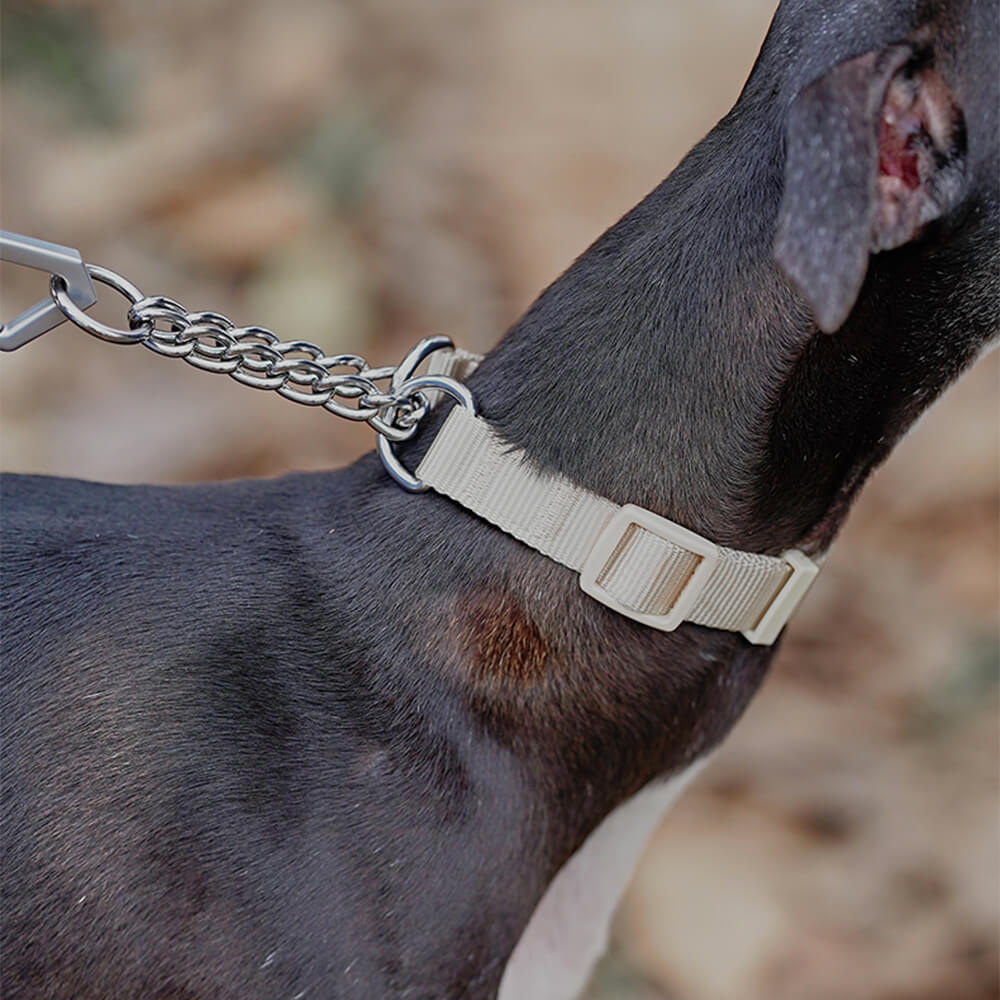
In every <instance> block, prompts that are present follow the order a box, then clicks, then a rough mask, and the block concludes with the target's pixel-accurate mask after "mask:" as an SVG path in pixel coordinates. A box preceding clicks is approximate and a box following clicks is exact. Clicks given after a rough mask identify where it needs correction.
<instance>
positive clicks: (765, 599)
mask: <svg viewBox="0 0 1000 1000" xmlns="http://www.w3.org/2000/svg"><path fill="white" fill-rule="evenodd" d="M417 476H418V478H419V479H421V480H422V481H423V482H424V483H426V484H427V485H428V486H430V487H432V488H433V489H435V490H437V491H438V492H439V493H443V494H445V495H446V496H448V497H450V498H451V499H452V500H454V501H455V502H457V503H459V504H461V505H462V506H463V507H466V508H468V509H469V510H471V511H472V512H473V513H475V514H478V515H479V516H480V517H482V518H484V519H485V520H487V521H490V522H491V523H492V524H495V525H496V526H497V527H498V528H500V529H502V530H503V531H505V532H507V533H508V534H511V535H513V536H514V537H515V538H518V539H520V540H521V541H522V542H524V543H525V544H527V545H530V546H531V547H532V548H535V549H537V550H538V551H539V552H542V553H543V554H544V555H546V556H548V557H549V558H550V559H554V560H555V561H556V562H559V563H562V564H563V565H564V566H568V567H569V568H570V569H572V570H575V571H577V572H579V573H580V574H581V576H580V585H581V587H583V589H584V590H585V591H587V593H589V594H590V595H591V596H593V597H595V598H596V599H597V600H599V601H601V602H602V603H604V604H606V605H607V606H609V607H611V608H612V609H614V610H615V611H618V612H619V613H621V614H623V615H626V616H628V617H630V618H634V619H636V620H638V621H641V622H643V623H644V624H646V625H650V626H652V627H653V628H659V629H663V630H666V631H669V630H672V629H674V628H676V627H677V625H679V624H680V623H681V622H682V621H690V622H695V623H696V624H699V625H707V626H710V627H712V628H719V629H726V630H729V631H740V632H742V633H743V634H744V635H745V636H746V638H747V639H748V640H749V641H750V642H752V643H756V644H759V645H769V644H770V643H772V642H774V640H775V639H776V638H777V636H778V633H779V632H780V631H781V629H782V628H783V627H784V625H785V623H786V622H787V620H788V618H789V616H790V615H791V613H792V612H793V611H794V609H795V607H796V606H797V605H798V603H799V601H800V600H801V598H802V596H803V595H804V594H805V592H806V590H808V588H809V584H810V583H811V582H812V580H813V578H814V577H815V575H816V573H817V571H818V566H817V565H816V564H815V563H813V562H812V561H811V560H810V559H808V558H807V557H806V556H804V555H803V554H802V553H801V552H799V551H797V550H794V549H793V550H790V551H788V552H786V553H784V554H783V555H782V556H781V557H775V556H764V555H758V554H755V553H750V552H740V551H737V550H736V549H727V548H724V547H722V546H717V545H715V544H714V543H712V542H710V541H709V540H708V539H705V538H703V537H701V536H700V535H696V534H695V533H694V532H691V531H688V530H687V529H685V528H683V527H681V526H680V525H677V524H675V523H674V522H672V521H668V520H667V519H665V518H661V517H659V516H657V515H655V514H653V513H651V512H650V511H647V510H643V509H642V508H639V507H634V506H632V505H626V506H624V507H619V506H618V504H615V503H613V502H612V501H610V500H607V499H605V498H604V497H600V496H597V495H596V494H594V493H591V492H590V491H589V490H585V489H582V488H581V487H579V486H577V485H576V484H574V483H572V482H571V481H570V480H568V479H566V478H565V477H563V476H559V475H555V474H548V473H541V472H539V471H537V470H536V469H534V468H533V467H532V466H531V465H530V463H528V462H527V461H526V460H525V459H524V457H523V455H522V453H521V452H520V451H518V450H517V449H515V448H513V447H512V446H511V445H510V444H508V443H507V442H505V441H504V440H503V439H502V438H501V437H500V436H499V435H498V434H496V432H495V431H494V430H493V429H492V428H491V427H490V425H489V424H488V423H486V421H484V420H482V419H480V418H479V417H476V416H474V415H472V414H471V413H470V412H469V411H468V410H467V409H465V408H464V407H461V406H456V407H454V408H453V409H452V411H451V412H450V413H449V415H448V417H447V419H446V420H445V422H444V424H443V425H442V427H441V429H440V430H439V431H438V433H437V435H436V437H435V439H434V441H433V443H432V444H431V447H430V449H429V450H428V452H427V454H426V455H425V456H424V459H423V461H422V462H421V463H420V466H419V467H418V469H417Z"/></svg>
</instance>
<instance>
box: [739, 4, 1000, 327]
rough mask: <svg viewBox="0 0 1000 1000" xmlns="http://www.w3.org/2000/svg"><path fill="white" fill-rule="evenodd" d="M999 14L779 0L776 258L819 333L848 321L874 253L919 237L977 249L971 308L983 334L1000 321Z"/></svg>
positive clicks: (972, 260)
mask: <svg viewBox="0 0 1000 1000" xmlns="http://www.w3.org/2000/svg"><path fill="white" fill-rule="evenodd" d="M998 10H1000V9H998V7H997V5H996V3H995V2H993V0H951V2H941V3H915V2H908V3H900V2H884V0H883V2H871V0H866V2H864V3H844V4H829V3H827V2H825V0H786V2H785V3H783V4H782V6H781V8H780V9H779V11H778V13H777V15H776V17H775V20H774V24H773V26H772V29H771V32H770V35H769V38H768V41H767V43H766V44H765V47H764V50H763V51H762V54H761V63H765V62H766V63H767V64H768V65H769V68H770V69H771V72H770V73H769V74H768V76H769V77H770V78H771V79H772V80H773V79H775V78H776V77H777V78H778V79H781V81H782V85H781V87H780V93H776V94H775V95H774V96H775V99H776V100H777V101H778V102H780V103H781V104H783V105H784V106H785V107H786V108H787V112H786V120H785V142H786V149H785V152H786V159H785V172H784V177H785V187H784V194H783V198H782V202H781V208H780V213H779V219H778V231H777V239H776V243H775V254H776V257H777V260H778V262H779V264H780V265H781V268H782V269H783V271H784V272H785V274H786V275H787V276H788V277H789V278H790V279H791V280H792V282H793V283H794V285H795V286H796V287H797V288H798V290H799V291H800V292H801V293H802V294H803V296H804V297H805V299H806V300H807V301H808V303H809V305H810V306H811V308H812V311H813V314H814V315H815V318H816V321H817V323H818V325H819V327H820V328H821V329H823V330H825V331H827V332H832V331H834V330H837V329H838V328H840V327H841V326H842V325H843V324H844V323H845V321H846V320H847V319H848V317H849V315H850V313H851V311H852V310H853V309H854V307H855V304H856V303H857V301H858V298H859V296H860V295H862V294H863V289H864V286H865V279H866V276H867V275H868V274H869V272H870V271H871V270H873V269H875V268H876V266H877V262H876V258H875V256H873V255H879V256H880V255H883V254H891V252H892V251H895V250H897V249H898V248H903V247H906V246H908V245H910V244H912V243H914V242H915V241H918V242H919V241H922V242H923V243H924V245H925V246H931V245H936V246H940V247H944V246H946V245H954V244H962V245H964V246H965V247H966V248H967V254H966V256H967V259H968V268H969V270H970V271H973V272H975V278H976V280H975V281H969V282H966V283H965V286H966V294H965V295H964V297H963V302H964V306H965V311H968V313H969V317H968V318H969V321H970V322H972V323H976V320H977V317H978V318H979V320H980V323H979V324H977V325H981V324H982V321H983V320H985V321H986V322H985V325H984V326H983V329H982V331H981V337H982V338H983V339H985V337H986V336H989V335H990V334H991V333H992V329H995V326H996V308H995V307H996V302H997V297H998V296H1000V285H998V281H1000V275H998V267H997V263H998V261H997V245H998V230H1000V222H998V219H1000V201H998V186H1000V176H998V170H1000V166H998V164H1000V150H998V120H997V119H998V107H1000V83H998V73H997V52H998V51H1000V41H998V29H997V24H998ZM782 60H784V67H785V68H784V72H783V73H781V72H779V73H776V72H775V69H776V67H777V66H778V65H779V64H780V63H781V62H782ZM759 65H760V64H759ZM751 82H753V81H751ZM991 306H992V308H991ZM990 313H992V329H991V328H990V327H991V323H990Z"/></svg>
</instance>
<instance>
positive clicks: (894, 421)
mask: <svg viewBox="0 0 1000 1000" xmlns="http://www.w3.org/2000/svg"><path fill="white" fill-rule="evenodd" d="M997 44H998V32H997V6H996V4H995V3H993V2H992V0H951V2H948V0H942V2H940V3H922V2H916V0H881V2H869V3H856V2H850V3H841V4H827V3H823V2H820V0H786V2H785V3H784V4H783V5H782V7H781V9H780V10H779V11H778V13H777V15H776V17H775V20H774V24H773V26H772V28H771V31H770V33H769V34H768V37H767V40H766V41H765V43H764V47H763V50H762V52H761V55H760V58H759V60H758V62H757V65H756V67H755V68H754V71H753V73H752V75H751V77H750V79H749V82H748V83H747V85H746V88H745V90H744V92H743V94H742V96H741V97H740V100H739V101H738V103H737V104H736V106H735V108H734V109H733V111H732V112H731V113H730V114H729V115H728V116H727V117H726V118H725V119H724V120H723V121H722V122H721V123H720V124H719V125H718V126H717V127H716V128H715V129H714V130H713V131H712V132H711V133H710V134H709V135H708V137H707V138H706V139H705V140H704V141H703V142H702V143H700V144H699V145H698V146H697V147H696V149H695V150H694V151H693V152H692V153H691V154H690V155H689V156H688V157H687V158H686V159H685V160H684V162H683V163H682V164H681V165H680V166H679V167H678V168H677V170H676V171H675V172H674V173H673V174H672V175H671V176H670V177H669V178H668V179H667V180H666V181H665V182H664V183H663V184H662V185H661V186H660V187H659V188H657V189H656V190H655V191H654V192H653V193H652V194H651V195H650V196H649V197H648V198H646V199H645V200H644V201H643V202H642V203H641V204H640V205H639V206H638V207H637V208H635V209H634V210H633V211H632V212H630V213H629V214H628V215H627V216H626V217H625V218H624V219H623V220H622V221H621V222H619V223H618V224H617V225H615V226H614V227H612V229H610V230H609V231H608V232H607V233H606V234H605V235H604V236H603V237H601V239H599V240H598V242H597V243H596V244H595V245H594V246H593V247H592V248H591V249H590V250H589V251H588V252H587V253H585V254H584V255H583V256H582V257H581V258H580V259H579V260H578V261H577V262H576V263H575V264H574V265H573V267H572V268H570V270H569V271H568V272H567V273H566V274H565V275H564V276H563V277H562V278H560V279H559V280H558V281H557V282H556V283H555V284H554V285H553V286H552V287H551V288H549V289H548V290H547V291H546V292H545V293H544V294H543V295H542V296H541V297H540V298H539V300H538V301H537V302H536V304H535V305H534V306H533V307H532V309H531V310H530V311H529V312H528V314H527V315H526V316H525V317H524V318H523V319H522V320H521V321H520V322H519V323H518V324H517V325H516V326H515V327H514V328H513V329H512V330H511V331H510V332H509V333H508V335H507V336H506V338H505V339H504V340H503V342H502V343H501V344H500V345H499V347H498V348H497V349H496V350H495V351H494V352H493V354H492V355H491V356H489V357H488V358H487V360H486V361H485V362H484V363H483V365H482V366H481V368H480V369H479V370H478V372H477V373H476V374H475V375H474V376H473V377H472V378H471V379H470V382H469V384H470V388H471V389H472V391H473V393H474V395H475V397H476V399H477V401H478V403H479V406H480V411H481V413H482V414H483V415H484V417H485V418H486V419H487V420H489V421H490V422H491V423H492V424H493V425H494V426H495V427H496V428H497V429H498V430H499V431H500V433H502V435H503V436H504V437H505V438H506V439H507V440H508V441H510V442H511V443H512V444H514V445H515V446H517V447H519V448H522V449H524V451H525V453H526V455H527V456H528V457H529V458H530V460H531V461H532V462H533V463H535V464H536V465H537V466H539V467H541V468H544V469H549V470H556V471H558V472H560V473H562V474H564V475H566V476H568V477H569V478H571V479H572V480H574V481H575V482H577V483H579V484H581V485H583V486H585V487H588V488H590V489H592V490H594V491H596V492H597V493H600V494H602V495H603V496H605V497H608V498H610V499H611V500H613V501H615V502H616V503H635V504H640V505H642V506H645V507H648V508H650V509H652V510H654V511H656V512H658V513H660V514H663V515H665V516H668V517H670V518H672V519H674V520H676V521H679V522H680V523H682V524H684V525H686V526H688V527H690V528H692V529H694V530H696V531H698V532H700V533H702V534H704V535H706V536H708V537H709V538H711V539H713V540H714V541H715V542H718V543H720V544H724V545H728V546H732V547H736V548H741V549H748V550H752V551H758V552H763V553H780V552H782V551H783V550H784V549H786V548H788V547H790V546H798V547H799V548H802V549H804V550H805V551H807V552H811V553H819V552H822V551H823V550H824V549H825V548H826V547H827V546H828V545H829V543H830V542H831V540H832V539H833V537H834V535H835V533H836V531H837V529H838V526H839V525H840V523H841V521H842V519H843V517H844V515H845V512H846V510H847V508H848V506H849V504H850V502H851V500H852V499H853V497H854V496H855V494H856V492H857V490H858V489H859V487H860V486H861V484H862V482H863V481H864V479H865V477H866V476H867V475H868V473H869V472H870V471H871V469H872V468H873V467H874V466H875V465H876V464H877V463H878V462H879V461H881V460H882V459H883V458H884V457H885V456H886V455H887V454H888V452H889V450H890V449H891V447H892V445H893V443H894V442H895V441H896V440H897V439H898V438H899V437H900V435H902V434H903V433H904V431H905V430H906V429H907V427H908V426H909V425H910V423H911V422H912V421H913V420H914V418H915V417H916V416H917V415H918V414H919V413H920V412H921V411H922V410H924V409H925V408H926V406H927V405H928V404H929V403H930V402H931V401H932V400H933V399H934V398H935V397H936V396H937V395H938V393H939V392H940V391H941V390H942V389H943V388H944V387H945V386H946V385H947V384H948V383H949V382H951V381H952V380H953V379H954V378H955V377H956V376H957V375H958V374H959V373H960V372H961V371H962V370H963V368H965V367H966V366H967V365H968V364H969V363H970V362H971V361H972V360H973V359H974V358H975V357H976V355H977V354H978V353H979V352H980V351H981V350H982V348H983V347H984V345H985V344H986V343H987V341H988V340H989V339H990V338H991V337H992V336H993V335H994V334H995V332H996V329H997V300H998V295H1000V283H998V250H997V247H998V238H1000V237H998V218H1000V212H998V148H997V133H998V122H997V108H998V103H1000V101H998V97H1000V95H998V84H997V75H996V73H997V70H996V53H997ZM775 248H776V251H775ZM776 257H777V260H776V259H775V258H776ZM779 265H780V266H779ZM786 276H787V277H786ZM443 409H444V408H443ZM440 419H441V418H440V416H438V417H435V418H432V419H430V420H428V421H427V427H426V428H425V429H424V430H423V431H422V433H421V434H420V436H419V437H418V438H417V439H416V440H415V441H414V442H413V443H412V444H410V445H407V446H405V447H403V448H402V449H401V455H402V458H403V460H404V461H405V462H406V464H407V466H408V467H409V468H414V467H415V465H416V462H417V460H418V459H419V457H420V454H421V453H422V451H423V450H425V449H426V447H427V444H428V442H429V441H430V440H431V439H432V438H433V434H434V429H435V422H436V421H439V420H440ZM3 515H4V516H3V520H4V528H5V532H6V534H5V538H4V549H3V571H4V602H5V603H4V616H5V617H4V623H3V625H4V628H3V640H4V647H3V668H4V679H3V723H4V759H3V767H4V822H5V827H4V833H3V845H4V860H3V877H4V899H3V916H4V924H5V927H4V934H5V937H4V943H3V955H2V958H3V985H4V995H5V996H9V997H11V998H15V997H16V998H31V997H36V998H42V997H47V998H74V1000H84V998H99V997H100V998H104V997H115V998H119V997H121V998H124V997H136V998H138V997H142V998H161V1000H167V998H170V1000H194V998H196V997H197V998H202V997H204V998H213V1000H218V998H232V1000H247V998H251V997H260V998H267V1000H272V998H286V1000H292V998H294V997H298V998H309V1000H313V998H332V997H338V998H339V997H360V998H383V997H413V998H441V997H486V996H492V995H494V994H495V993H496V991H497V989H498V987H499V986H500V983H501V976H502V975H503V974H504V970H505V967H507V973H506V978H505V983H504V985H503V988H502V994H503V996H504V997H505V998H506V1000H532V998H541V997H553V998H554V997H567V998H568V997H570V996H572V995H573V994H574V992H575V991H576V990H577V989H578V988H579V986H580V985H581V983H582V982H583V981H584V980H585V978H586V974H587V964H588V963H589V961H590V960H591V958H592V957H593V955H594V952H595V951H596V950H599V948H600V946H601V944H602V942H603V935H604V932H605V926H606V920H607V917H608V915H609V914H610V911H611V908H612V906H613V904H614V900H615V897H616V894H617V892H618V891H619V890H620V889H621V887H622V884H623V882H624V880H625V878H627V876H628V872H629V868H630V865H631V859H632V858H633V857H634V855H635V852H636V851H637V850H638V847H639V846H640V845H641V841H642V839H643V836H644V834H645V833H646V832H647V831H648V830H649V829H650V828H651V826H652V823H653V822H654V821H655V818H656V816H658V815H659V813H660V812H661V811H662V808H663V807H664V806H665V803H666V801H667V800H668V799H669V798H670V797H671V796H672V795H673V794H674V793H675V792H676V789H677V788H678V787H679V783H680V780H681V778H680V777H679V776H682V775H684V774H685V773H686V772H689V769H690V768H691V765H692V764H693V763H694V762H696V761H698V760H699V759H701V758H703V757H704V755H705V754H706V753H707V752H708V751H709V750H710V749H711V748H712V747H714V746H715V745H716V744H717V743H718V742H719V741H720V740H721V739H722V738H723V737H724V736H725V734H726V733H727V732H728V730H729V729H730V728H731V727H732V725H733V723H734V722H735V720H736V719H737V718H738V716H739V715H740V713H741V712H742V711H743V709H744V707H745V706H746V704H747V701H748V700H749V698H750V697H751V696H752V695H753V693H754V692H755V690H756V689H757V687H758V685H759V684H760V682H761V680H762V678H763V676H764V673H765V671H766V669H767V665H768V662H769V660H770V657H771V649H770V648H762V647H753V646H750V645H749V644H748V643H747V642H746V641H745V640H744V639H743V638H741V637H740V636H739V635H738V634H736V633H728V632H721V631H717V630H713V629H708V628H703V627H699V626H695V625H690V624H688V625H683V626H682V627H680V628H679V629H678V630H677V631H675V632H671V633H663V632H658V631H656V630H653V629H650V628H647V627H645V626H643V625H640V624H637V623H635V622H632V621H629V620H628V619H626V618H623V617H621V616H618V615H616V614H614V613H613V612H611V611H610V610H608V609H606V608H604V607H602V606H601V605H600V604H598V603H596V602H595V601H594V600H592V599H591V598H589V597H587V596H586V595H584V594H583V593H581V592H580V590H579V588H578V586H577V581H576V579H575V575H574V574H572V573H570V572H568V571H567V570H566V569H564V568H562V567H561V566H558V565H556V564H555V563H553V562H550V561H549V560H547V559H546V558H545V557H543V556H541V555H540V554H538V553H537V552H534V551H532V550H530V549H528V548H526V547H524V546H522V545H521V544H520V543H519V542H517V541H515V540H514V539H512V538H510V537H508V536H506V535H504V534H502V533H501V532H499V531H498V530H496V529H495V528H493V527H491V526H490V525H489V524H487V523H486V522H485V521H483V520H481V519H479V518H477V517H475V516H474V515H472V514H470V513H468V512H467V511H465V510H463V509H461V508H459V507H457V506H456V505H454V504H453V503H451V502H450V501H449V500H446V499H445V498H443V497H441V496H438V495H429V494H428V495H419V496H415V495H412V494H409V493H406V492H403V491H402V490H400V489H399V488H398V487H397V486H396V485H395V484H393V483H392V482H391V481H390V480H389V479H388V477H387V476H386V475H385V473H384V471H383V469H382V467H381V466H380V465H379V464H378V462H377V460H376V459H375V458H374V457H373V456H368V457H367V458H365V459H363V460H361V461H360V462H358V463H357V464H356V465H354V466H353V467H352V468H350V469H347V470H345V471H341V472H337V473H331V474H322V475H308V476H291V477H288V478H285V479H281V480H278V481H275V482H245V483H236V484H229V485H219V486H200V487H194V488H183V489H163V488H155V487H137V488H119V487H110V486H100V485H93V484H87V483H81V482H71V481H65V480H52V479H41V478H33V477H25V478H18V477H12V478H8V479H7V481H6V483H5V486H4V495H3ZM665 778H670V779H671V780H670V781H666V782H664V781H663V779H665ZM654 782H659V784H651V783H654ZM646 786H650V787H649V788H646ZM644 788H645V789H646V790H645V791H643V792H642V794H641V795H637V793H639V792H640V790H642V789H644ZM629 799H631V800H632V801H631V804H630V805H628V806H627V807H625V809H624V811H623V810H621V809H617V807H619V806H620V805H621V804H622V803H625V802H626V800H629ZM612 813H613V815H610V818H607V819H606V817H609V814H612ZM602 821H603V822H602ZM595 830H596V833H595ZM588 838H589V839H588ZM585 842H586V844H585ZM581 847H582V854H581V853H576V859H575V860H574V861H572V862H570V863H569V864H568V865H567V861H568V860H569V859H570V858H571V857H573V856H574V854H575V852H580V850H581ZM607 848H613V849H614V850H613V851H612V853H614V854H615V857H614V858H611V857H604V854H605V850H606V849H607ZM581 857H582V858H583V859H584V862H583V863H587V862H588V861H589V862H591V863H592V870H591V871H589V872H588V873H587V875H588V886H589V887H590V889H592V890H593V891H594V892H595V893H596V895H595V898H594V899H592V900H588V899H580V898H577V897H574V896H573V895H572V894H573V893H574V892H576V891H578V890H579V886H578V885H577V884H576V883H575V881H574V880H575V878H576V872H577V870H578V869H579V867H580V866H581V861H580V860H579V859H580V858H581ZM560 869H562V872H561V873H560V874H559V876H558V878H557V877H556V876H557V873H559V872H560ZM547 887H549V891H548V892H547V893H546V889H547ZM543 896H544V900H543ZM540 900H543V901H542V903H541V905H539V901H540ZM536 907H537V913H536V916H535V918H534V919H533V920H531V923H530V925H529V918H531V917H532V913H533V911H536ZM588 907H591V912H588ZM526 927H527V928H528V929H527V931H525V928H526ZM519 938H521V943H520V944H519V945H518V947H517V948H516V950H515V945H517V944H518V940H519ZM512 952H513V953H514V957H513V959H511V955H512ZM509 959H511V960H510V962H509V965H508V960H509Z"/></svg>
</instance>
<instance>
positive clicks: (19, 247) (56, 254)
mask: <svg viewBox="0 0 1000 1000" xmlns="http://www.w3.org/2000/svg"><path fill="white" fill-rule="evenodd" d="M0 260H5V261H8V262H10V263H11V264H21V265H22V266H24V267H33V268H37V269H38V270H39V271H45V272H47V273H48V274H49V275H51V278H50V282H58V284H59V286H60V288H61V289H65V292H66V294H67V295H68V296H69V298H70V300H71V301H72V302H73V304H74V305H75V306H77V307H78V308H79V309H81V310H85V309H89V308H90V307H91V306H92V305H93V304H94V303H95V302H96V301H97V292H96V291H95V289H94V283H93V282H92V281H91V280H90V274H89V273H88V270H87V265H86V264H85V263H84V262H83V258H82V257H81V256H80V251H79V250H73V249H72V248H70V247H64V246H60V245H59V244H58V243H47V242H46V241H45V240H36V239H34V238H32V237H31V236H21V235H20V234H19V233H9V232H7V231H6V230H2V229H0ZM65 320H66V314H65V312H64V311H63V310H62V308H61V307H60V306H59V305H58V304H57V303H56V301H55V300H54V299H53V298H52V297H51V296H49V297H47V298H45V299H42V301H40V302H36V303H35V305H33V306H32V307H31V308H30V309H26V310H25V311H24V312H23V313H21V315H20V316H18V317H17V318H16V319H12V320H11V321H10V322H9V323H4V324H3V326H0V351H16V350H17V348H19V347H23V346H24V345H25V344H27V343H28V342H29V341H32V340H34V339H35V338H36V337H40V336H41V335H42V334H43V333H47V332H48V331H49V330H51V329H53V327H56V326H59V324H60V323H63V322H65Z"/></svg>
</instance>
